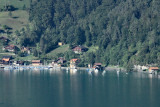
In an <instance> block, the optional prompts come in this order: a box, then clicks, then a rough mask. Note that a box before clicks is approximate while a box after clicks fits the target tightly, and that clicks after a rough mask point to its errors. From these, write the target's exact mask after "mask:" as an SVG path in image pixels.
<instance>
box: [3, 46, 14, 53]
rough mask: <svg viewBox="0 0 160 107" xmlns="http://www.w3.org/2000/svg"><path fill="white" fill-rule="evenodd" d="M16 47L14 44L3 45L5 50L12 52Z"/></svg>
mask: <svg viewBox="0 0 160 107" xmlns="http://www.w3.org/2000/svg"><path fill="white" fill-rule="evenodd" d="M16 48H17V47H16V46H15V45H8V46H6V47H4V50H6V51H8V52H14V51H15V49H16Z"/></svg>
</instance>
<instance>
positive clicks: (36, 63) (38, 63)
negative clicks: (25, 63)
mask: <svg viewBox="0 0 160 107" xmlns="http://www.w3.org/2000/svg"><path fill="white" fill-rule="evenodd" d="M39 65H42V63H41V60H32V66H39Z"/></svg>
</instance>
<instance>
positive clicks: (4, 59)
mask: <svg viewBox="0 0 160 107" xmlns="http://www.w3.org/2000/svg"><path fill="white" fill-rule="evenodd" d="M0 41H1V42H3V43H4V44H5V45H4V46H2V49H1V50H2V52H3V53H5V55H4V54H3V53H2V52H1V53H0V54H3V56H0V66H1V68H2V67H7V69H9V66H10V67H12V68H10V69H13V68H14V69H17V68H22V67H23V68H24V66H25V67H26V66H28V67H32V68H33V67H36V68H37V67H40V68H41V67H42V66H43V67H45V68H47V69H50V68H62V67H67V68H71V69H76V68H77V67H81V66H79V63H80V62H81V59H80V58H73V59H69V60H66V59H65V57H63V56H61V57H58V58H56V59H53V60H51V61H48V60H41V59H39V58H35V59H34V58H33V59H29V60H28V59H26V57H28V56H30V55H32V54H33V51H34V48H33V47H24V46H22V47H19V46H16V45H14V44H9V42H10V40H9V39H8V38H7V37H5V36H2V37H0ZM63 45H64V43H63V42H58V46H59V47H61V46H63ZM70 50H71V51H72V52H74V53H75V54H77V55H80V54H83V53H85V52H87V51H88V48H87V47H85V46H82V45H78V46H74V47H72V48H71V49H70ZM11 53H12V54H13V55H11ZM16 56H21V57H22V59H19V60H17V58H16ZM23 58H24V59H23ZM85 67H87V68H93V69H98V70H102V69H103V67H102V63H99V62H97V63H96V62H95V63H93V64H91V63H88V64H87V65H86V66H85Z"/></svg>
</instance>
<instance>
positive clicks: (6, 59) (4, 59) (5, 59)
mask: <svg viewBox="0 0 160 107" xmlns="http://www.w3.org/2000/svg"><path fill="white" fill-rule="evenodd" d="M9 60H10V58H3V59H2V61H6V62H8V61H9Z"/></svg>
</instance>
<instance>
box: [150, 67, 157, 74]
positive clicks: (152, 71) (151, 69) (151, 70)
mask: <svg viewBox="0 0 160 107" xmlns="http://www.w3.org/2000/svg"><path fill="white" fill-rule="evenodd" d="M148 71H149V73H154V72H157V71H159V68H158V67H149V69H148Z"/></svg>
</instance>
